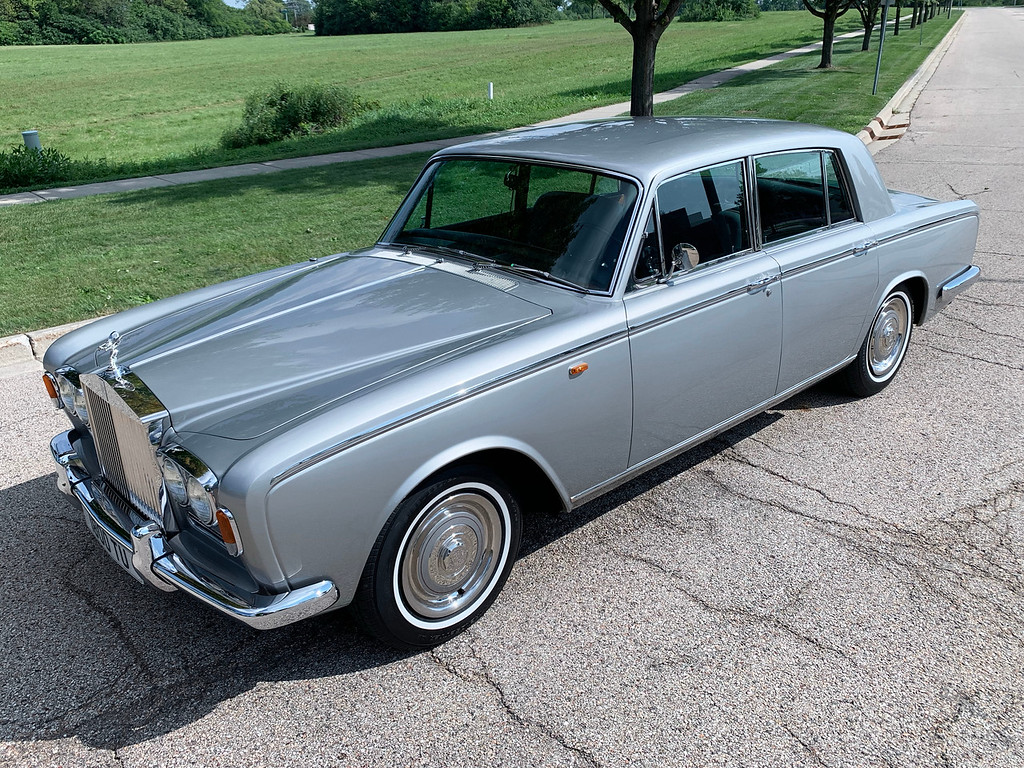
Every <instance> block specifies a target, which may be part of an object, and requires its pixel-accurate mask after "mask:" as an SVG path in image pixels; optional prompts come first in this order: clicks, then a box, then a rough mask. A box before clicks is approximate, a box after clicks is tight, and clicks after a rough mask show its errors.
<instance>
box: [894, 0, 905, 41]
mask: <svg viewBox="0 0 1024 768" xmlns="http://www.w3.org/2000/svg"><path fill="white" fill-rule="evenodd" d="M902 12H903V9H902V8H901V6H900V4H899V3H898V2H897V3H896V19H895V20H894V21H893V23H892V36H893V37H896V36H897V35H898V34H899V33H900V13H902Z"/></svg>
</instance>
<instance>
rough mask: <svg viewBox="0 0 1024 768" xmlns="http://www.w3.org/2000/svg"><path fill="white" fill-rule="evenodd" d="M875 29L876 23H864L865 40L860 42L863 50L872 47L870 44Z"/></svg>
mask: <svg viewBox="0 0 1024 768" xmlns="http://www.w3.org/2000/svg"><path fill="white" fill-rule="evenodd" d="M874 30H875V25H874V24H865V25H864V40H863V41H862V42H861V44H860V49H861V50H862V51H866V50H867V49H868V48H869V47H870V45H871V33H872V32H874Z"/></svg>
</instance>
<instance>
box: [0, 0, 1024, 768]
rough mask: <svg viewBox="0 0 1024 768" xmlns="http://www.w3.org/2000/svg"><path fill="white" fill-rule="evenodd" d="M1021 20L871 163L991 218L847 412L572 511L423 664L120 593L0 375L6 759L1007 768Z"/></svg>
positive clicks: (1017, 540)
mask: <svg viewBox="0 0 1024 768" xmlns="http://www.w3.org/2000/svg"><path fill="white" fill-rule="evenodd" d="M1021 39H1024V8H1022V9H1021V10H1014V9H999V10H996V9H993V10H988V9H983V10H972V11H971V12H970V16H969V18H968V19H967V22H966V24H965V25H964V27H963V30H962V32H961V33H960V36H959V37H958V39H957V41H956V43H955V44H954V46H953V48H952V49H951V50H950V52H949V54H948V55H947V57H946V59H945V60H944V62H943V64H942V66H941V68H940V70H939V72H938V74H937V75H936V76H935V77H934V79H933V80H932V82H931V84H930V86H929V88H928V90H927V91H926V92H925V95H924V96H923V97H922V98H921V100H920V101H919V102H918V105H917V109H916V111H915V113H914V123H913V127H912V129H911V131H910V133H909V134H908V135H907V137H905V138H904V139H903V140H901V141H900V142H899V143H898V144H897V145H895V146H894V147H892V148H889V149H886V150H885V151H884V152H883V153H882V154H881V155H880V156H879V158H878V159H879V162H880V165H881V166H882V169H883V171H884V174H885V176H886V179H887V181H888V182H889V184H890V185H891V186H894V187H903V188H907V189H909V190H913V191H921V192H925V193H931V194H933V195H935V196H937V197H940V198H943V199H951V198H953V197H956V196H959V195H966V196H970V197H972V198H974V199H976V200H977V201H978V202H979V203H980V204H981V206H982V207H983V210H984V219H983V226H982V233H981V243H980V249H979V252H978V256H977V262H978V263H979V264H980V265H981V266H982V267H983V269H984V270H985V274H984V281H983V282H981V283H979V284H978V285H977V286H975V288H974V289H973V290H972V292H971V293H970V294H969V295H967V296H965V297H964V298H962V299H960V300H958V301H957V302H956V303H955V304H954V305H953V306H952V307H951V308H950V309H949V310H947V311H946V312H945V313H944V314H943V315H942V316H941V317H940V318H938V319H937V320H936V321H934V322H933V323H932V324H930V325H929V326H926V327H925V328H923V329H919V330H918V331H917V332H915V337H914V341H913V343H912V346H911V351H910V353H909V355H908V358H907V361H906V364H905V366H904V369H903V372H902V373H901V374H900V376H899V377H898V379H897V381H896V382H895V383H894V384H893V385H892V386H891V387H890V388H889V389H888V390H886V392H885V393H883V394H882V395H880V396H878V397H875V398H872V399H868V400H863V401H849V400H846V399H842V398H838V397H836V396H834V395H833V394H831V393H829V392H828V391H827V390H826V389H822V388H819V389H815V390H812V391H810V392H807V393H805V394H803V395H800V396H798V397H796V398H794V399H793V400H791V401H789V402H788V403H785V404H784V405H783V406H782V407H780V408H778V409H775V410H773V411H771V412H769V413H766V414H764V415H762V416H760V417H758V418H756V419H754V420H753V421H751V422H749V423H748V424H747V425H745V426H743V427H742V428H740V429H737V430H734V431H733V432H731V433H728V434H727V435H725V436H723V437H722V438H721V439H718V440H716V441H714V442H712V443H710V444H707V445H705V446H703V447H701V448H699V449H697V450H695V451H692V452H691V453H689V454H687V455H685V456H684V457H682V458H680V459H678V460H676V461H674V462H672V463H671V464H669V465H667V466H665V467H663V468H660V469H658V470H655V471H654V472H652V473H649V474H648V475H646V476H645V477H643V478H641V479H639V480H638V481H636V482H634V483H632V484H630V485H628V486H625V487H623V488H621V489H620V490H618V491H617V492H615V493H614V494H613V495H611V496H609V497H606V498H604V499H602V500H599V501H597V502H595V503H593V504H591V505H589V506H588V507H586V508H584V509H582V510H579V511H578V512H576V513H574V514H573V515H570V516H562V517H543V518H539V519H535V520H533V521H531V522H530V524H529V527H528V529H527V532H526V547H525V551H524V554H523V556H522V558H521V560H520V561H519V562H518V564H517V567H516V569H515V571H514V573H513V575H512V578H511V579H510V581H509V583H508V585H507V586H506V588H505V591H504V593H503V594H502V596H501V597H500V598H499V600H498V601H497V603H496V604H495V606H494V607H493V608H492V610H491V611H490V612H489V614H488V615H487V616H486V617H485V618H484V619H483V620H482V621H481V622H480V623H479V624H477V625H476V626H475V627H474V628H473V629H472V630H471V631H470V632H468V633H467V634H465V635H464V636H462V637H460V638H458V639H456V640H454V641H452V642H450V643H448V644H447V645H445V646H443V647H441V648H440V649H438V650H436V651H435V652H433V653H421V654H415V655H400V654H396V653H393V652H390V651H387V650H383V649H381V648H378V647H376V646H375V645H374V644H373V643H371V642H369V641H367V640H365V639H364V638H363V637H361V636H360V635H359V634H357V633H356V632H355V631H354V630H353V629H352V627H351V625H350V623H349V620H348V618H347V617H346V616H345V615H334V616H329V617H324V618H321V619H317V620H313V621H311V622H308V623H305V624H300V625H297V626H293V627H289V628H285V629H283V630H280V631H277V632H273V633H265V634H257V633H255V632H252V631H249V630H247V629H245V628H244V627H242V626H240V625H236V624H234V623H231V622H230V621H229V620H227V619H223V618H221V617H219V616H217V615H215V614H213V613H212V612H211V611H209V610H206V609H205V608H203V607H201V606H199V605H197V604H196V603H194V602H192V601H190V600H188V599H186V598H185V597H183V596H180V595H175V594H170V595H167V594H160V593H157V592H155V591H151V590H146V589H144V588H143V587H141V586H137V585H135V584H134V583H133V582H131V581H130V580H129V579H127V578H125V577H124V576H123V575H122V574H121V573H120V572H118V571H117V569H116V567H115V566H114V565H113V564H112V563H110V562H109V561H108V560H107V559H106V556H105V555H104V554H103V553H102V552H101V551H100V550H99V548H98V547H97V546H96V545H95V543H94V542H93V541H92V540H91V538H90V537H89V535H88V534H87V532H86V531H85V528H84V526H83V524H82V522H81V520H80V519H79V513H78V512H76V511H75V509H74V508H73V507H72V506H71V505H70V504H69V503H68V502H67V501H66V500H65V499H64V498H63V497H62V496H61V495H60V494H59V493H58V492H57V491H56V490H55V489H54V488H53V484H52V476H51V474H50V468H49V465H48V458H47V455H46V449H45V443H46V440H47V439H48V437H49V435H50V434H52V433H53V432H55V431H57V430H59V429H61V428H62V426H63V421H62V418H61V417H60V415H59V414H57V413H55V412H53V411H52V410H49V407H48V405H47V404H46V403H45V401H44V398H43V395H42V393H41V391H40V390H39V387H38V386H37V374H36V373H35V372H31V371H30V372H21V373H12V375H9V376H7V377H6V378H4V379H2V380H0V441H2V445H3V450H2V452H0V563H2V564H3V574H4V577H3V593H2V595H0V633H2V637H3V640H2V648H3V650H4V652H3V654H0V743H2V746H0V763H4V764H7V765H19V766H20V765H26V766H34V765H94V766H115V765H116V766H121V767H122V768H124V767H126V766H152V765H174V766H179V765H225V766H260V765H267V766H286V765H287V766H292V765H294V766H309V765H346V766H349V765H351V766H363V765H382V766H400V765H417V766H419V765H423V766H445V767H446V768H447V767H454V766H490V765H512V766H535V765H536V766H623V765H627V764H628V765H641V766H652V767H653V766H657V767H659V768H660V767H661V766H702V767H703V766H718V765H723V766H724V765H736V766H773V767H774V766H967V765H972V766H973V765H991V766H1001V767H1002V766H1016V765H1024V696H1022V694H1021V691H1022V690H1024V678H1022V672H1021V670H1022V669H1024V579H1022V573H1024V560H1022V555H1024V440H1022V437H1024V435H1022V424H1024V396H1022V395H1024V299H1022V297H1021V284H1022V282H1024V259H1022V256H1024V253H1022V245H1021V243H1022V242H1024V203H1022V198H1021V195H1020V192H1019V190H1020V189H1022V188H1024V148H1022V145H1021V135H1020V131H1019V126H1021V125H1022V124H1024V79H1022V74H1024V48H1022V47H1021V46H1020V44H1019V41H1020V40H1021Z"/></svg>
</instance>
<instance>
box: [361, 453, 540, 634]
mask: <svg viewBox="0 0 1024 768" xmlns="http://www.w3.org/2000/svg"><path fill="white" fill-rule="evenodd" d="M521 529H522V520H521V513H520V510H519V505H518V504H517V503H516V499H515V497H514V496H513V495H512V493H511V492H510V491H509V489H508V488H507V486H506V485H505V483H504V482H502V480H501V479H500V478H499V477H498V476H497V475H495V474H494V473H493V472H492V471H490V470H489V469H487V468H485V467H462V468H459V469H456V470H453V471H448V472H445V473H443V474H439V475H436V476H435V477H434V478H432V479H431V480H429V481H427V482H426V483H425V484H424V485H423V486H421V487H420V488H419V489H418V490H416V491H414V492H413V493H412V494H410V495H409V496H408V497H407V498H406V499H405V500H404V501H403V502H402V503H401V504H399V506H398V508H397V509H396V510H395V512H394V514H392V515H391V518H390V519H389V520H388V522H387V524H386V525H385V526H384V530H382V531H381V534H380V536H379V537H378V538H377V542H376V543H375V544H374V547H373V550H372V551H371V553H370V557H369V559H368V560H367V563H366V567H365V568H364V570H363V576H362V579H361V581H360V584H359V590H358V592H357V594H356V597H355V600H354V601H353V607H354V609H355V611H356V615H357V617H358V618H359V620H360V622H361V623H362V625H363V626H364V628H365V629H366V630H367V631H369V632H370V633H371V634H373V635H375V636H377V637H378V638H380V639H381V640H383V641H384V642H386V643H388V644H389V645H392V646H394V647H396V648H428V647H430V646H433V645H437V644H438V643H443V642H444V641H446V640H448V639H449V638H451V637H454V636H455V635H457V634H458V633H459V632H461V631H462V630H464V629H465V628H466V627H468V626H469V625H470V624H472V623H473V622H474V621H476V620H477V619H478V618H479V617H480V616H481V615H482V614H483V613H484V611H486V610H487V608H488V607H490V605H491V603H493V602H494V599H495V598H496V597H497V596H498V593H499V592H500V591H501V588H502V586H503V585H504V584H505V580H506V579H507V578H508V574H509V572H510V571H511V569H512V564H513V562H514V561H515V558H516V554H517V552H518V550H519V538H520V533H521Z"/></svg>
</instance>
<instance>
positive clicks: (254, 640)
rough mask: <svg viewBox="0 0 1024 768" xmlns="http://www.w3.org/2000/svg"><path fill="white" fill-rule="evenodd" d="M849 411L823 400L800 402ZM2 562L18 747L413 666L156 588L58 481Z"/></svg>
mask: <svg viewBox="0 0 1024 768" xmlns="http://www.w3.org/2000/svg"><path fill="white" fill-rule="evenodd" d="M836 402H841V401H836V400H835V399H833V398H832V397H831V395H829V394H828V392H827V391H824V390H817V391H816V390H811V393H810V394H809V395H801V396H798V397H797V398H794V399H793V400H791V401H790V403H797V404H798V405H797V406H794V407H804V405H803V404H809V406H810V407H827V406H829V405H832V404H835V403H836ZM783 409H785V406H784V407H783ZM781 418H783V416H782V414H781V413H779V412H777V411H771V412H767V413H763V414H761V415H759V416H756V417H754V418H753V419H751V420H749V421H747V422H745V423H744V424H743V425H741V426H739V427H737V428H735V429H733V430H731V431H729V432H727V433H725V434H723V435H721V436H720V437H718V438H716V439H714V440H712V441H710V442H708V443H705V444H703V445H701V446H698V447H697V448H695V449H693V450H691V451H689V452H687V453H685V454H682V455H681V456H679V457H677V458H675V459H673V460H671V461H669V462H667V463H665V464H663V465H661V466H659V467H656V468H654V469H652V470H650V471H649V472H647V473H645V474H643V475H641V476H640V477H638V478H637V479H635V480H633V481H631V482H629V483H627V484H625V485H623V486H621V487H619V488H618V489H616V490H615V491H613V492H611V493H609V494H607V495H606V496H604V497H602V498H599V499H597V500H596V501H593V502H591V503H589V504H587V505H585V506H583V507H581V508H579V509H577V510H574V511H573V512H571V513H567V514H547V513H540V514H537V515H534V516H531V517H529V518H528V519H527V521H526V526H525V531H524V538H523V545H522V550H521V552H520V557H525V556H527V555H529V554H531V553H533V552H536V551H537V550H539V549H542V548H544V547H546V546H547V545H549V544H551V543H553V542H555V541H557V540H558V539H560V538H562V537H564V536H567V535H569V534H571V533H572V532H573V531H575V530H577V529H578V528H580V527H582V526H585V525H587V524H588V523H590V522H592V521H594V520H596V519H598V518H599V517H601V516H602V515H603V514H605V513H606V512H608V511H609V510H612V509H614V508H616V507H618V506H619V505H621V504H623V503H625V502H627V501H629V500H631V499H633V498H635V497H637V496H640V495H642V494H644V493H647V492H649V491H652V490H654V489H655V488H656V487H657V486H658V485H660V484H661V483H663V482H664V481H666V480H667V479H669V478H671V477H673V476H675V475H678V474H680V473H683V472H686V471H688V470H690V469H692V468H693V467H695V466H697V465H699V464H700V463H701V462H703V461H705V460H707V459H709V458H711V457H713V456H715V455H717V454H719V453H720V452H722V451H724V450H727V449H729V448H731V447H732V446H733V445H735V444H736V443H738V442H740V441H742V440H743V439H744V438H746V437H749V436H751V435H754V434H756V433H757V432H759V431H760V430H762V429H764V428H766V427H768V426H770V425H771V424H773V423H775V422H776V421H778V420H779V419H781ZM25 510H32V514H28V515H26V514H25ZM0 553H2V554H3V557H4V560H5V563H6V564H7V570H8V573H9V574H10V576H9V578H7V580H6V584H5V589H4V590H3V591H2V592H0V611H2V613H3V615H6V616H15V615H16V616H18V619H19V620H18V621H17V622H7V623H6V624H5V626H6V629H5V630H4V632H5V653H4V655H3V657H2V658H0V674H2V679H3V681H4V683H3V685H4V690H5V695H4V696H3V697H2V698H0V740H2V741H6V742H28V741H35V740H40V739H43V740H47V739H60V738H68V737H72V736H73V737H76V738H77V739H78V740H79V741H81V742H82V743H83V744H85V745H87V746H89V747H93V748H99V749H106V750H112V749H119V748H122V747H126V746H129V745H133V744H138V743H140V742H144V741H147V740H150V739H154V738H158V737H160V736H162V735H165V734H168V733H172V732H174V731H177V730H179V729H181V728H184V727H186V726H188V725H190V724H192V723H195V722H197V721H199V720H201V719H202V718H204V717H206V716H208V715H209V714H210V713H211V712H214V711H215V710H216V709H217V708H218V707H219V706H221V705H222V704H223V703H224V702H227V701H230V700H231V699H233V698H235V697H237V696H240V695H243V694H246V693H248V692H249V691H252V690H253V689H255V688H257V687H258V686H260V684H261V683H267V682H269V683H274V682H282V681H301V680H316V679H322V678H331V677H343V676H351V675H353V674H356V673H359V672H361V671H365V670H373V669H376V668H378V667H382V666H385V665H388V664H391V663H393V662H395V661H398V660H401V659H403V658H408V657H409V656H411V655H413V654H410V653H406V652H399V651H394V650H391V649H389V648H385V647H383V646H381V645H380V644H379V643H377V642H376V641H374V640H371V639H369V638H367V637H365V636H363V635H362V634H361V633H360V632H359V631H358V630H357V629H356V628H355V626H354V624H353V622H352V619H351V617H350V616H349V614H348V612H347V611H345V610H342V611H338V612H335V613H331V614H328V615H325V616H321V617H315V618H313V619H309V620H307V621H304V622H301V623H299V624H296V625H292V626H288V627H284V628H281V629H278V630H274V631H271V632H257V631H255V630H251V629H249V628H247V627H245V626H243V625H241V624H239V623H237V622H234V621H232V620H231V619H228V618H226V617H223V616H221V615H220V614H218V613H216V612H214V611H212V610H211V609H209V608H207V607H205V606H202V605H200V604H199V603H197V602H195V601H194V600H191V599H189V598H188V597H187V596H185V595H182V594H180V593H161V592H157V591H156V590H152V589H149V588H147V587H143V586H142V585H140V584H137V583H136V582H134V581H133V580H132V579H130V578H128V577H127V576H126V575H125V574H124V573H122V572H121V571H120V570H118V568H117V567H116V566H115V565H114V564H113V563H112V562H111V561H110V559H109V558H108V557H107V556H106V555H105V553H104V552H103V551H102V549H101V548H100V547H99V546H98V545H97V544H96V542H95V541H93V539H92V538H91V536H90V535H89V534H88V532H87V530H86V527H85V525H84V523H83V521H82V513H81V511H80V510H79V509H78V508H77V507H76V506H75V504H74V503H72V502H71V501H70V500H69V499H67V498H66V497H64V496H63V495H62V494H60V493H59V492H58V491H57V490H56V488H55V487H54V482H53V477H52V476H50V475H47V476H43V477H38V478H35V479H33V480H29V481H27V482H25V483H21V484H19V485H15V486H12V487H9V488H6V489H3V490H0ZM565 578H566V579H568V578H569V577H568V576H566V577H565ZM550 587H551V588H552V589H556V588H559V589H565V588H573V585H571V584H560V585H554V584H552V585H550Z"/></svg>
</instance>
